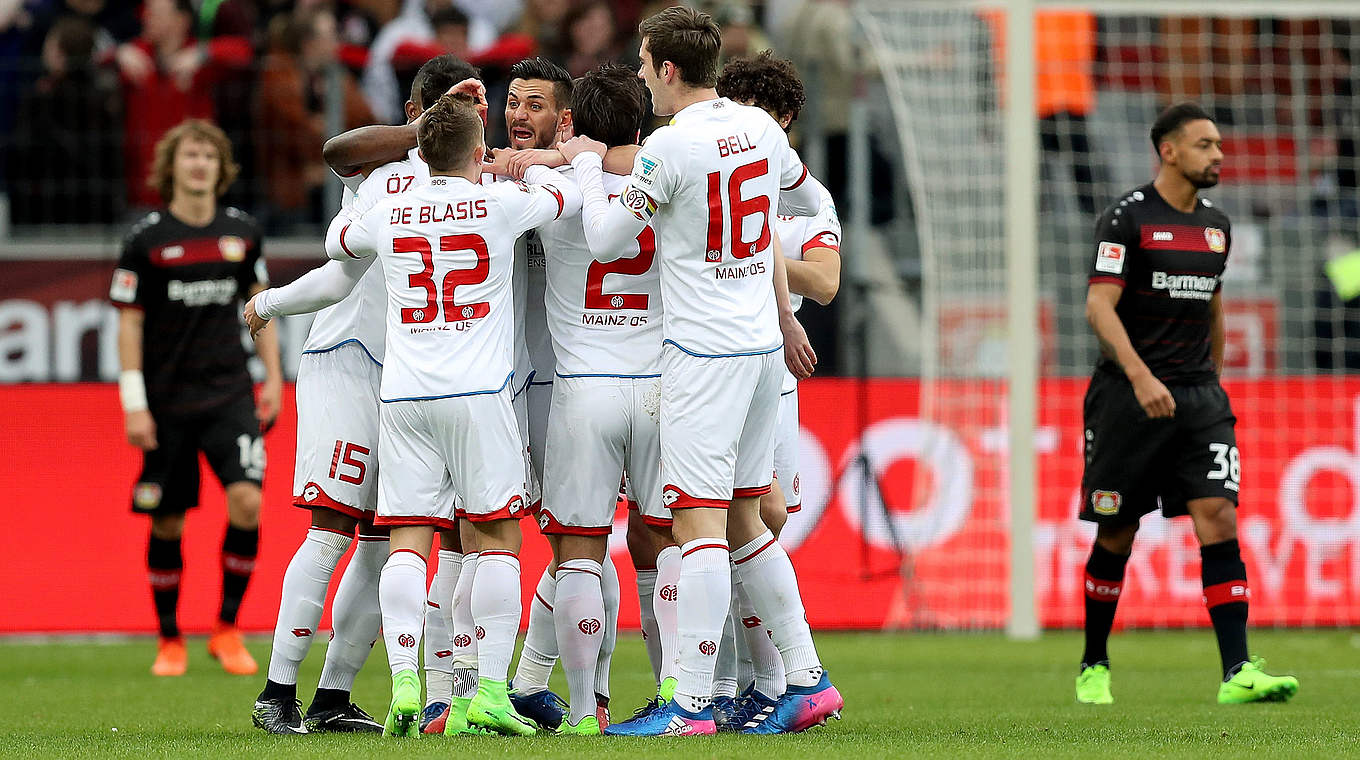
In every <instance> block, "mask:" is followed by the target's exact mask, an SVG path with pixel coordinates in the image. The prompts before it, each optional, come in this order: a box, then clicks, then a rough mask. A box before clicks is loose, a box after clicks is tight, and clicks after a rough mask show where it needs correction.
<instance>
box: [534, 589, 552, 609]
mask: <svg viewBox="0 0 1360 760" xmlns="http://www.w3.org/2000/svg"><path fill="white" fill-rule="evenodd" d="M534 598H535V599H537V600H538V603H539V604H541V605H543V606H544V607H547V608H548V612H552V611H553V608H552V605H551V604H548V601H547V600H546V599H544V598H543V595H542V594H540V593H538V592H537V591H535V592H534Z"/></svg>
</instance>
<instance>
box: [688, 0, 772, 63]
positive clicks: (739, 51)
mask: <svg viewBox="0 0 1360 760" xmlns="http://www.w3.org/2000/svg"><path fill="white" fill-rule="evenodd" d="M698 6H699V8H700V10H703V11H704V12H706V13H708V14H709V15H711V16H713V20H714V21H716V22H718V26H720V27H721V28H722V36H723V39H722V60H723V62H724V63H726V62H727V61H730V60H732V59H733V58H752V57H754V56H755V55H756V54H757V53H759V52H760V51H762V50H769V49H770V48H771V45H770V40H769V39H768V38H767V37H766V36H765V33H764V31H763V30H762V29H761V28H760V25H759V24H756V23H755V14H754V13H753V12H752V10H751V5H750V3H748V2H746V0H703V1H702V2H700V3H699V4H698Z"/></svg>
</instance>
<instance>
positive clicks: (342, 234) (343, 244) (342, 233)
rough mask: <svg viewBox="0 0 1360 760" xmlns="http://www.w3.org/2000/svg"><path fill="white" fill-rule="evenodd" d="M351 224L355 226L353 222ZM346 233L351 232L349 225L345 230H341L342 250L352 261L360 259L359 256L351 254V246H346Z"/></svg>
mask: <svg viewBox="0 0 1360 760" xmlns="http://www.w3.org/2000/svg"><path fill="white" fill-rule="evenodd" d="M351 224H353V222H351ZM346 232H349V224H346V225H345V226H344V227H343V228H341V230H340V250H342V251H344V252H345V255H346V256H348V257H350V258H351V259H357V258H359V257H358V256H355V255H354V254H353V253H350V250H349V246H347V245H345V233H346Z"/></svg>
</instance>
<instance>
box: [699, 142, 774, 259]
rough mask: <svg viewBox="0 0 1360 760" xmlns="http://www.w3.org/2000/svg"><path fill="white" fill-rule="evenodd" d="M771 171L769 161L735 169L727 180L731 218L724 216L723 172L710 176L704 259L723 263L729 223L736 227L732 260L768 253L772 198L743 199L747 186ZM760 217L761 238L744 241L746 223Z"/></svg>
mask: <svg viewBox="0 0 1360 760" xmlns="http://www.w3.org/2000/svg"><path fill="white" fill-rule="evenodd" d="M769 170H770V164H769V161H768V160H766V159H763V158H762V159H760V160H759V161H755V162H753V163H749V164H746V165H744V166H739V167H737V168H736V169H733V170H732V176H731V177H728V179H727V206H728V213H727V218H726V219H724V216H723V193H722V189H723V187H722V172H709V174H708V245H707V246H706V247H705V253H704V260H705V261H707V262H709V263H716V262H720V261H722V250H723V228H724V225H725V223H728V222H730V223H731V226H732V258H734V259H746V258H750V257H751V256H754V255H755V254H757V253H760V252H761V251H763V250H765V246H767V245H769V244H770V198H769V196H766V195H757V196H756V197H754V198H743V197H742V195H741V186H742V184H743V183H745V182H747V181H749V180H753V179H757V178H759V177H764V176H765V175H766V174H767V173H768V172H769ZM755 214H760V236H759V237H757V238H756V239H755V240H743V239H742V229H741V227H742V222H744V221H746V217H748V216H752V215H755Z"/></svg>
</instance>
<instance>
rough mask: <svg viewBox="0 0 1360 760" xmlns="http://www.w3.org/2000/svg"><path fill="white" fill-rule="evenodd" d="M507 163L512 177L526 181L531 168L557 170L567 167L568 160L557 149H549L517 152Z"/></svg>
mask: <svg viewBox="0 0 1360 760" xmlns="http://www.w3.org/2000/svg"><path fill="white" fill-rule="evenodd" d="M507 163H508V165H509V168H510V176H512V177H514V178H515V179H524V175H525V173H526V172H528V171H529V167H530V166H546V167H548V168H549V169H556V168H558V167H560V166H566V165H567V160H566V159H565V158H564V157H563V156H562V153H561V151H559V150H557V149H556V148H547V149H535V150H520V151H515V155H513V156H511V157H510V160H509V161H508V162H507Z"/></svg>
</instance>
